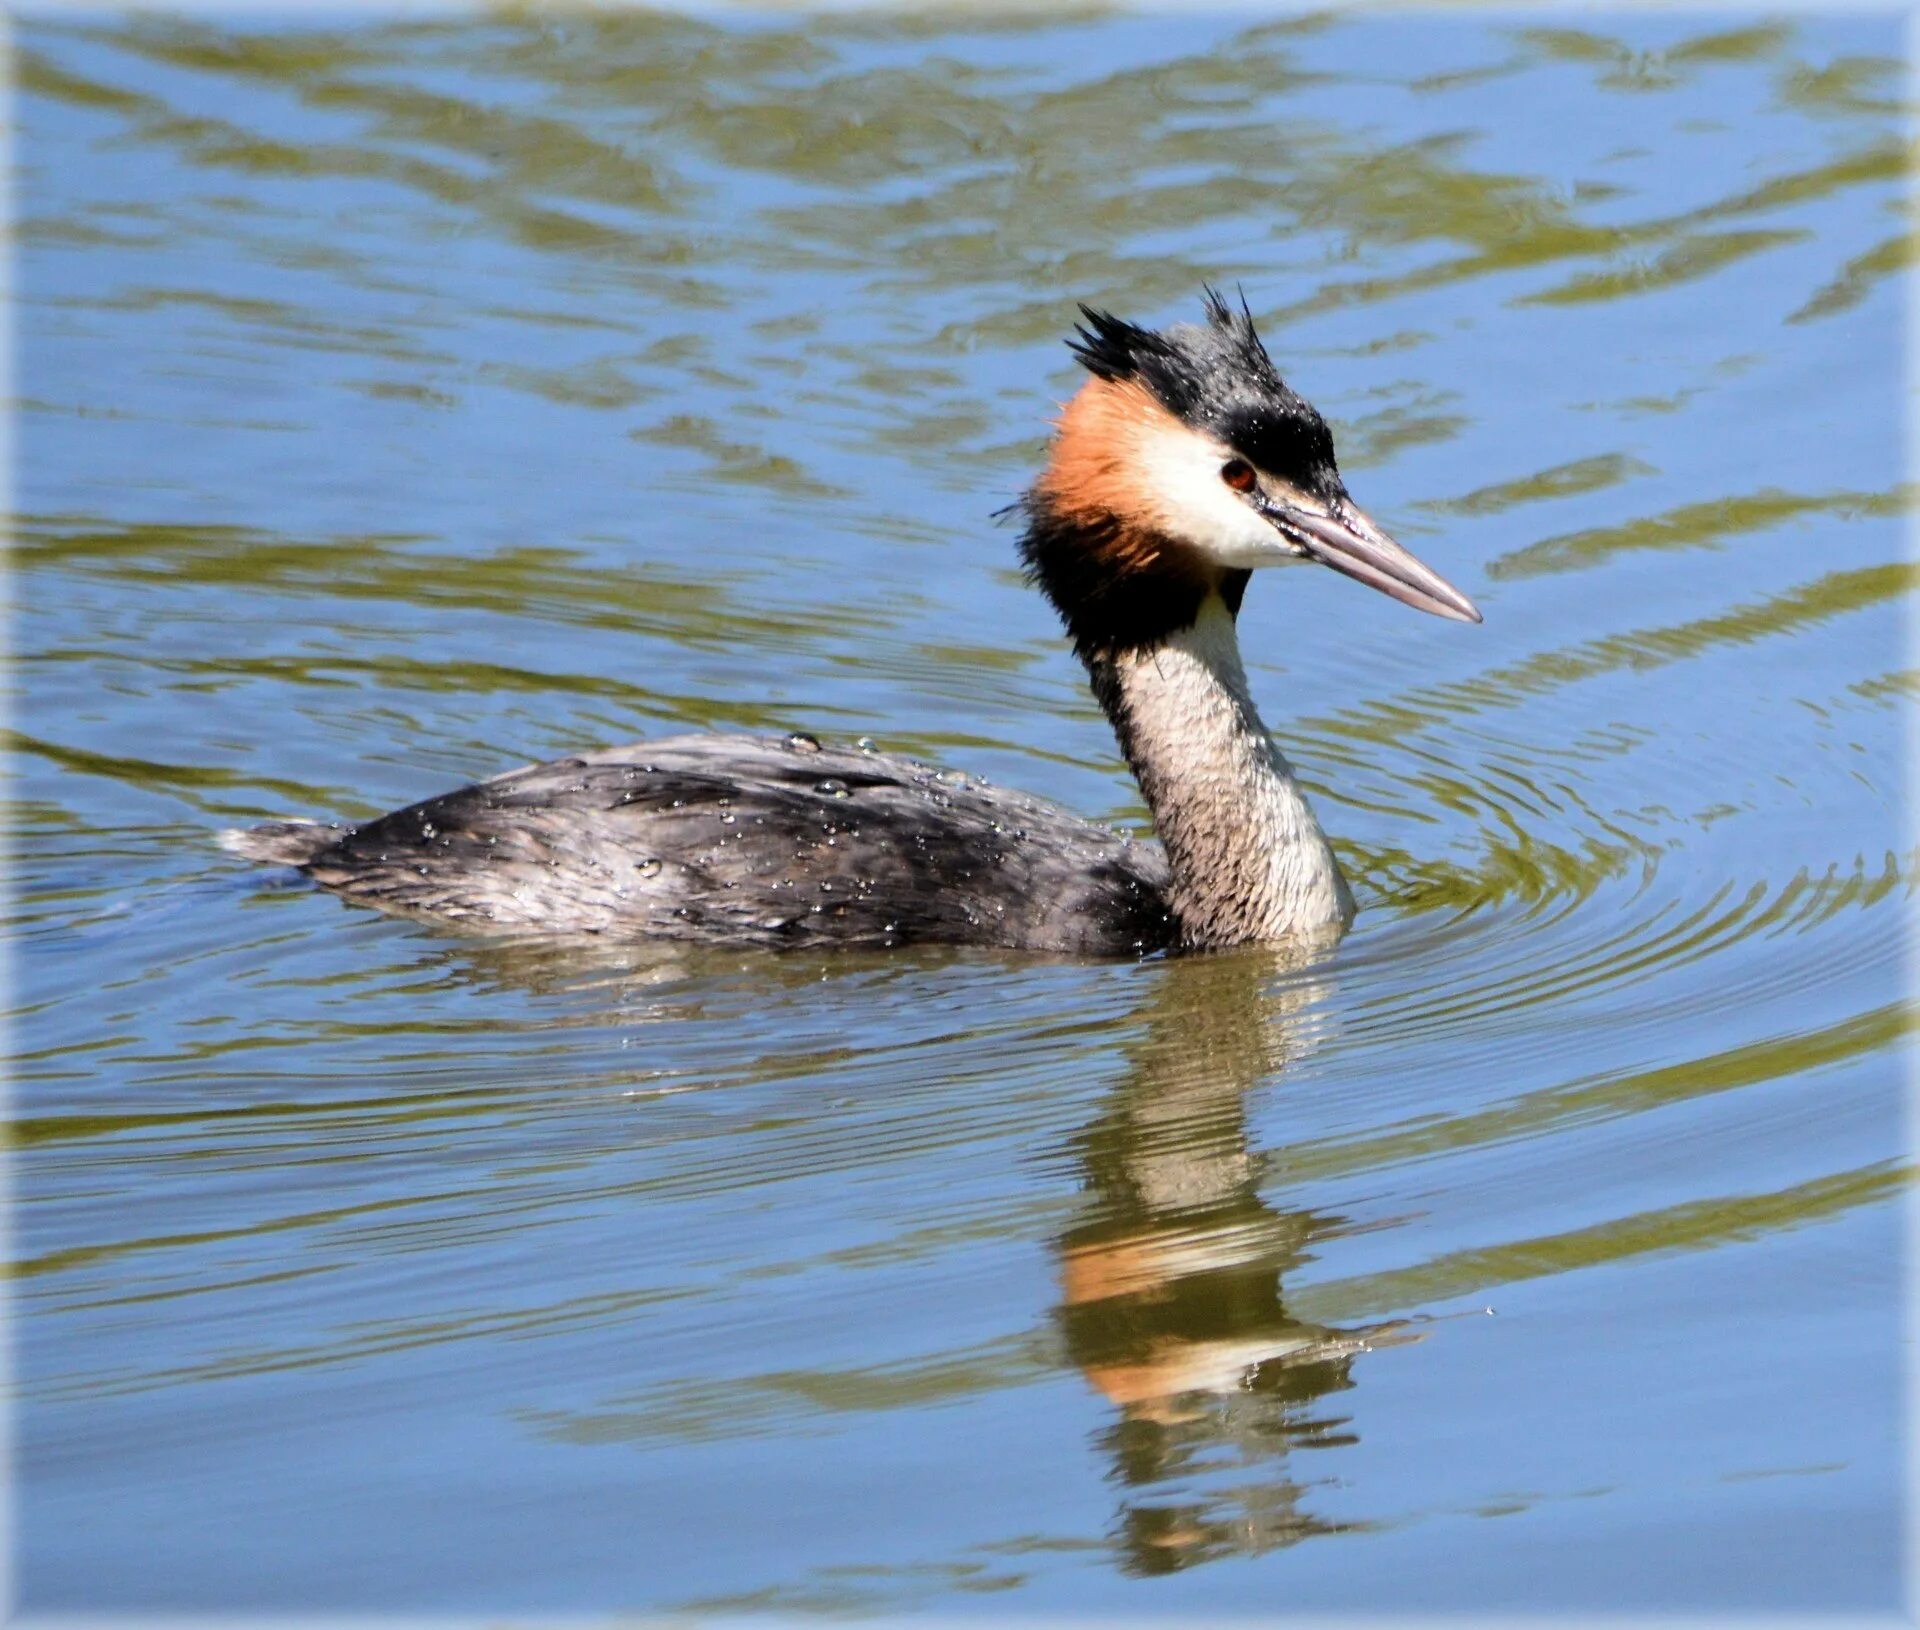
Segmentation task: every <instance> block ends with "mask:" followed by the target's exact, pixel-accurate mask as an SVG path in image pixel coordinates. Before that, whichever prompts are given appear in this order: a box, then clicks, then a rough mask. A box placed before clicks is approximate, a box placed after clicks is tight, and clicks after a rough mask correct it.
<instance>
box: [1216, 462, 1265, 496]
mask: <svg viewBox="0 0 1920 1630" xmlns="http://www.w3.org/2000/svg"><path fill="white" fill-rule="evenodd" d="M1220 479H1221V480H1222V481H1224V482H1226V484H1227V485H1228V486H1229V487H1231V488H1233V490H1234V491H1235V492H1252V491H1253V487H1254V482H1255V481H1256V480H1257V479H1258V478H1257V477H1256V476H1255V475H1254V473H1253V466H1252V465H1251V464H1249V463H1248V462H1247V461H1246V460H1245V459H1243V458H1230V459H1228V460H1227V462H1226V463H1224V464H1223V465H1221V466H1220Z"/></svg>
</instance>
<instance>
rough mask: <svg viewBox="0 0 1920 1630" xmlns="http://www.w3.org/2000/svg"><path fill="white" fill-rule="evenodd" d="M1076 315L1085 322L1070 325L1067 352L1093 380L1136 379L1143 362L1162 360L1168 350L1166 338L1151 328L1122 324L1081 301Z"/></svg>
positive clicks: (1108, 312)
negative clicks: (1071, 327) (1069, 352)
mask: <svg viewBox="0 0 1920 1630" xmlns="http://www.w3.org/2000/svg"><path fill="white" fill-rule="evenodd" d="M1080 315H1081V316H1082V317H1084V318H1085V319H1086V321H1085V322H1083V323H1075V324H1074V327H1073V333H1074V337H1073V338H1072V339H1070V340H1068V341H1067V349H1068V350H1069V351H1071V352H1072V353H1073V354H1074V355H1075V356H1076V357H1078V358H1079V359H1080V362H1081V364H1082V366H1084V367H1085V368H1086V370H1087V372H1088V373H1090V374H1093V375H1094V376H1095V377H1096V378H1100V379H1135V378H1138V377H1139V374H1140V370H1141V367H1142V366H1143V365H1144V364H1145V363H1146V361H1147V359H1149V358H1155V359H1164V358H1165V357H1166V356H1167V355H1168V354H1169V351H1170V350H1171V347H1169V346H1168V344H1167V341H1166V339H1165V338H1164V337H1163V336H1162V335H1159V334H1156V333H1155V332H1154V331H1153V330H1152V329H1151V328H1142V327H1141V326H1140V325H1139V324H1138V323H1130V322H1126V321H1124V320H1123V319H1121V318H1119V317H1116V316H1114V315H1113V313H1112V312H1110V311H1100V310H1098V309H1097V308H1095V307H1093V306H1090V305H1087V304H1086V303H1085V302H1084V301H1082V302H1081V305H1080Z"/></svg>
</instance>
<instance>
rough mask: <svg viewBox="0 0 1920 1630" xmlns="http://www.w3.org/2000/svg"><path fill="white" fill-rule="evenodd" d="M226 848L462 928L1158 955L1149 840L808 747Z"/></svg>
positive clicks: (675, 763)
mask: <svg viewBox="0 0 1920 1630" xmlns="http://www.w3.org/2000/svg"><path fill="white" fill-rule="evenodd" d="M229 846H230V847H232V848H233V849H235V850H236V851H237V852H239V853H242V854H246V855H248V856H250V857H251V858H253V859H256V860H262V861H268V862H278V863H281V864H288V865H296V866H298V867H299V868H300V869H301V870H302V871H304V872H305V873H306V874H307V875H308V876H310V877H312V878H313V879H315V880H316V881H317V882H319V883H322V884H324V885H326V886H327V887H328V888H330V889H333V890H335V891H336V892H338V893H340V894H342V895H344V896H346V897H348V898H350V899H354V900H359V901H362V902H364V903H366V904H368V905H372V906H377V907H379V908H381V909H383V910H386V911H392V912H398V913H403V914H406V915H417V916H424V917H430V918H434V919H438V920H441V921H445V922H448V923H453V924H457V925H458V926H460V927H463V928H466V929H468V930H478V931H482V932H501V933H562V934H577V933H592V934H611V935H622V936H635V937H638V936H660V937H666V938H675V939H686V940H702V941H709V942H713V941H718V942H727V943H736V944H750V943H760V944H766V945H774V946H806V945H821V944H868V945H889V944H906V943H911V942H923V943H924V942H933V943H945V944H972V945H995V946H1013V947H1027V948H1032V949H1039V950H1053V951H1068V952H1077V953H1081V954H1086V953H1094V954H1128V953H1132V954H1138V953H1140V952H1142V951H1150V950H1155V949H1159V948H1161V947H1164V946H1167V945H1170V944H1172V943H1174V941H1175V940H1176V939H1177V937H1178V930H1177V924H1176V922H1175V919H1174V918H1173V916H1172V914H1171V912H1170V911H1169V909H1168V907H1167V904H1166V887H1167V871H1166V860H1165V857H1164V855H1163V854H1162V853H1161V851H1160V849H1159V846H1158V845H1156V844H1152V843H1147V842H1141V841H1138V840H1135V839H1131V838H1128V837H1125V836H1123V835H1122V834H1119V833H1116V832H1113V831H1111V830H1110V829H1108V828H1106V827H1102V826H1096V825H1094V824H1092V823H1091V822H1088V821H1084V820H1082V819H1080V818H1079V817H1078V816H1075V815H1073V814H1071V813H1069V812H1068V811H1066V810H1063V809H1060V808H1059V807H1058V806H1056V805H1053V804H1049V803H1046V802H1044V801H1042V800H1040V799H1037V798H1033V797H1029V796H1028V795H1026V794H1024V793H1019V792H1012V791H1007V790H1003V789H1001V788H998V787H993V786H989V785H987V784H985V783H983V782H981V781H979V780H978V779H974V778H969V777H966V776H962V775H959V774H957V773H955V772H943V771H939V770H936V769H934V768H933V767H931V766H929V765H925V764H919V763H915V762H913V761H912V760H908V759H903V758H899V757H895V756H892V755H888V754H883V753H876V752H867V751H862V750H859V749H855V748H835V747H823V746H820V745H819V744H818V743H816V742H814V741H813V740H812V738H810V737H806V736H790V737H785V738H779V737H775V738H761V737H744V736H713V735H697V736H675V737H670V738H666V739H664V740H660V741H653V742H635V743H632V744H629V745H627V746H623V747H615V748H608V749H605V750H602V751H599V752H593V753H585V754H581V755H580V756H578V757H574V758H564V759H556V760H554V761H553V762H552V763H548V764H537V765H532V766H529V767H527V768H524V769H519V770H514V771H510V772H508V773H507V774H505V775H501V776H498V777H495V778H494V779H492V780H489V781H482V782H479V783H476V784H475V785H472V786H467V787H462V788H459V789H458V790H457V791H454V792H449V793H445V794H443V795H441V796H440V797H437V798H430V799H428V800H426V801H425V802H423V803H419V804H414V805H412V806H410V807H408V808H406V809H402V810H397V811H395V812H394V813H393V814H391V815H386V816H382V817H381V818H380V819H379V820H376V821H370V822H368V823H366V824H365V825H362V826H357V827H327V826H309V825H305V824H303V823H297V822H287V823H275V824H273V825H270V826H265V827H259V828H255V829H254V830H253V831H251V832H245V833H237V834H234V835H233V836H232V838H231V839H230V844H229Z"/></svg>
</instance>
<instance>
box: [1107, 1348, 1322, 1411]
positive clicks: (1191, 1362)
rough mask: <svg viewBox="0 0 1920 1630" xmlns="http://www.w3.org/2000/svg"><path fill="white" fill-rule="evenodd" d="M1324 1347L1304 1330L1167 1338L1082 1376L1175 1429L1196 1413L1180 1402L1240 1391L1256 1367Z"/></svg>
mask: <svg viewBox="0 0 1920 1630" xmlns="http://www.w3.org/2000/svg"><path fill="white" fill-rule="evenodd" d="M1321 1345H1322V1344H1321V1342H1320V1341H1319V1340H1318V1339H1316V1337H1315V1335H1314V1333H1313V1332H1312V1331H1309V1330H1305V1329H1301V1328H1298V1327H1296V1328H1294V1329H1293V1330H1290V1331H1286V1332H1283V1333H1277V1334H1275V1335H1270V1336H1266V1337H1252V1338H1249V1339H1247V1340H1244V1341H1181V1340H1180V1339H1179V1338H1178V1337H1174V1336H1166V1337H1161V1338H1160V1339H1158V1340H1156V1341H1154V1342H1151V1343H1150V1344H1149V1345H1148V1349H1147V1354H1146V1356H1145V1357H1144V1358H1142V1359H1139V1360H1137V1361H1136V1362H1134V1363H1131V1364H1089V1365H1086V1366H1084V1367H1083V1368H1082V1370H1081V1373H1082V1374H1083V1375H1085V1376H1086V1378H1087V1379H1088V1380H1089V1381H1091V1382H1092V1383H1093V1384H1094V1386H1095V1387H1096V1388H1098V1389H1099V1390H1100V1392H1101V1393H1102V1394H1104V1395H1105V1397H1106V1398H1107V1399H1108V1401H1109V1402H1111V1403H1115V1404H1118V1405H1120V1406H1121V1407H1122V1408H1123V1409H1125V1410H1126V1411H1127V1413H1128V1414H1130V1415H1133V1416H1135V1417H1138V1418H1144V1419H1148V1420H1156V1421H1159V1422H1161V1423H1162V1424H1163V1425H1172V1424H1173V1423H1174V1422H1176V1421H1182V1420H1190V1419H1191V1418H1192V1417H1193V1415H1194V1414H1195V1413H1196V1411H1194V1410H1191V1409H1181V1408H1179V1407H1178V1406H1177V1405H1176V1404H1175V1402H1174V1400H1175V1399H1177V1398H1181V1397H1189V1396H1191V1395H1192V1394H1194V1393H1208V1392H1211V1393H1223V1392H1239V1391H1241V1390H1243V1389H1244V1387H1245V1385H1246V1380H1247V1376H1248V1374H1249V1373H1250V1372H1251V1371H1252V1370H1253V1369H1254V1368H1255V1367H1256V1366H1258V1365H1261V1364H1267V1363H1271V1362H1272V1361H1273V1360H1275V1359H1279V1358H1287V1357H1290V1356H1291V1355H1292V1354H1295V1353H1301V1352H1306V1351H1308V1350H1309V1349H1318V1348H1319V1347H1320V1346H1321Z"/></svg>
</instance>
